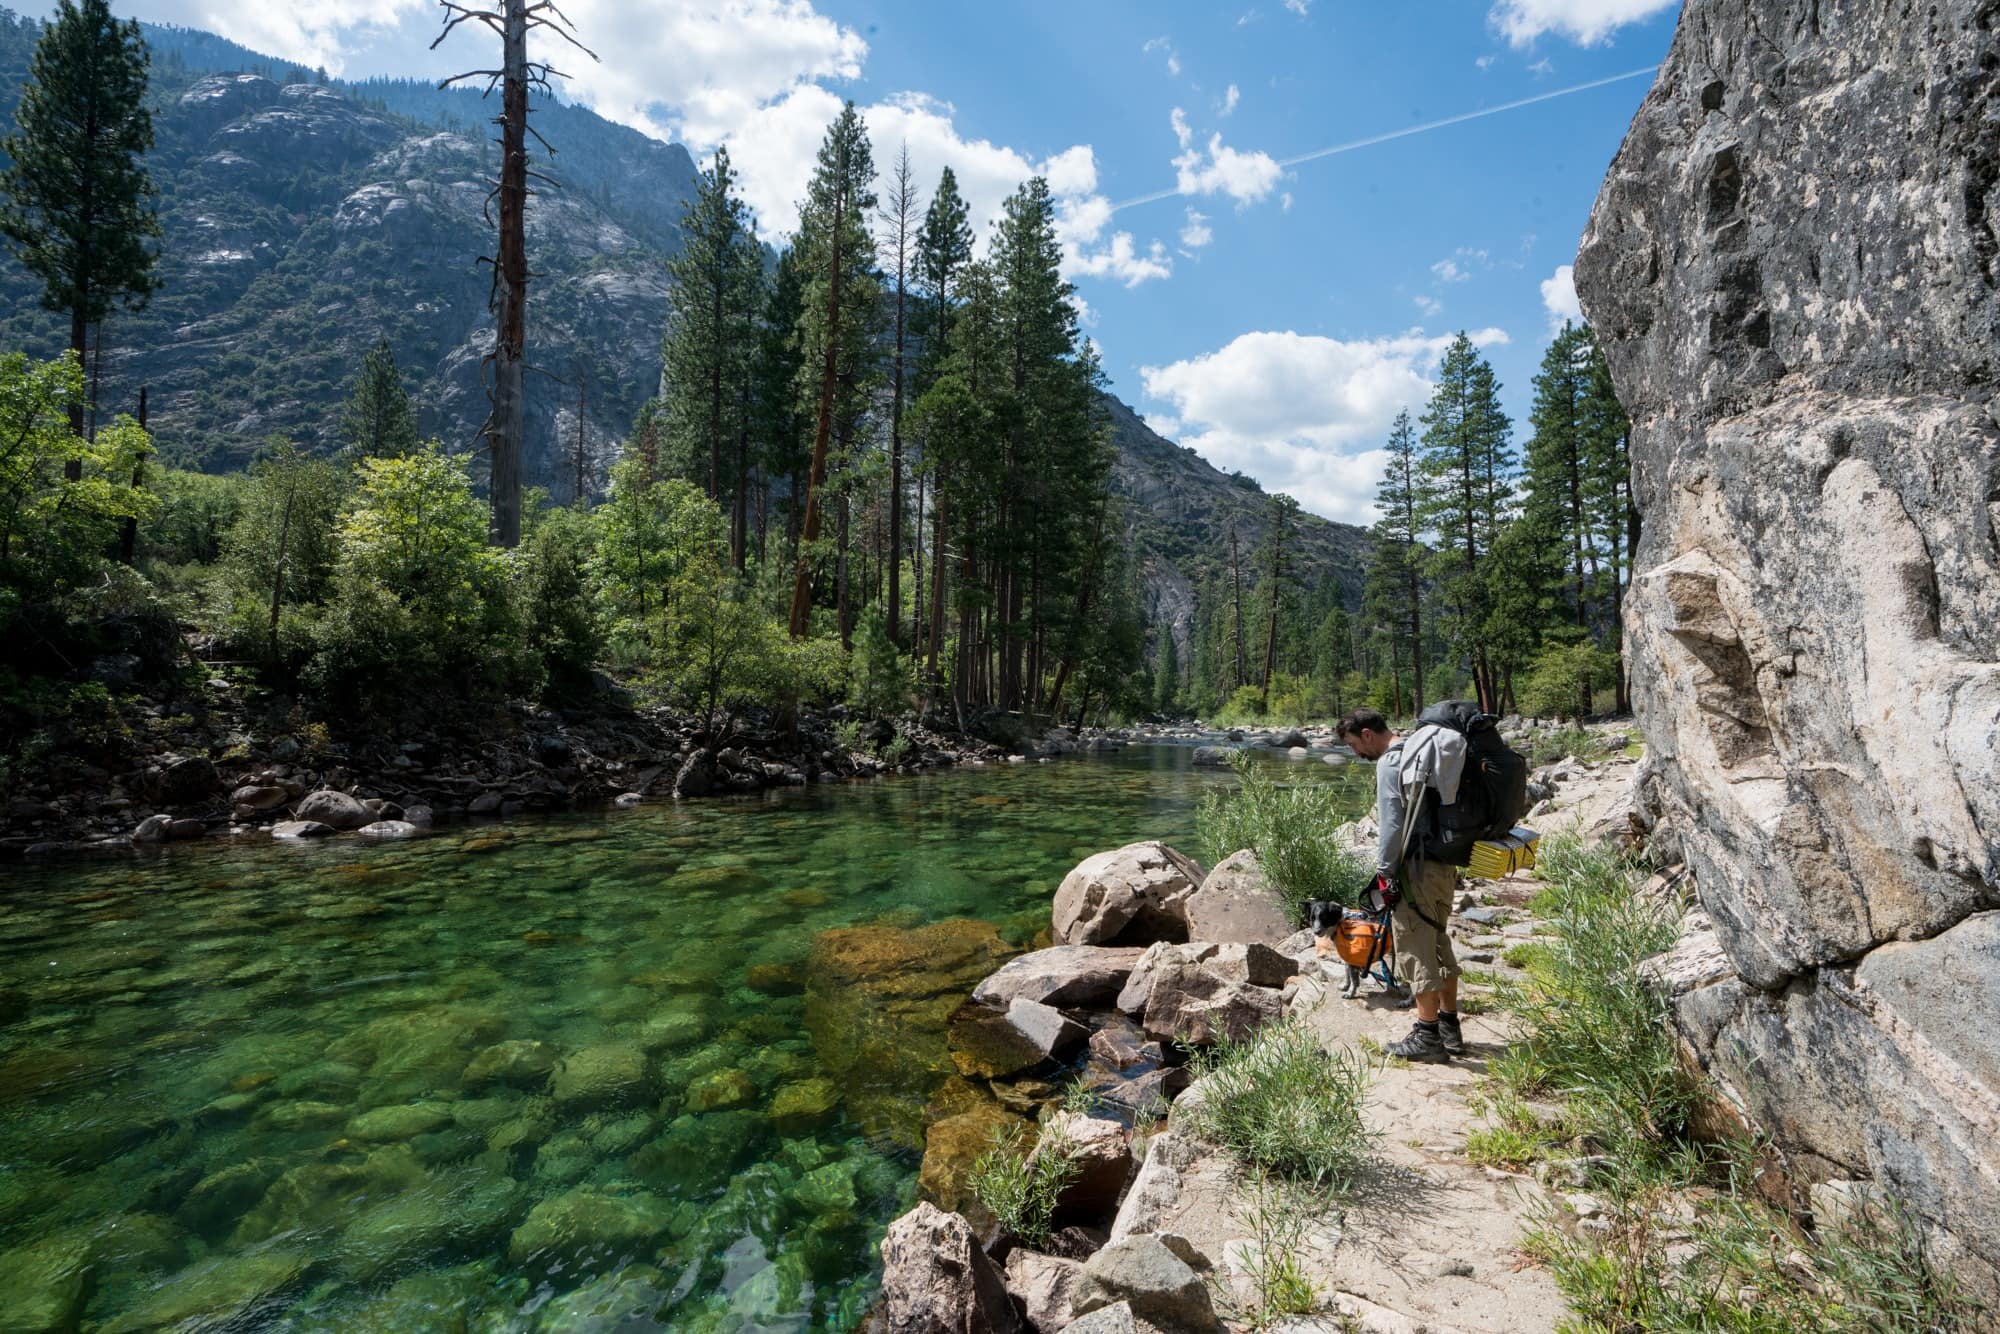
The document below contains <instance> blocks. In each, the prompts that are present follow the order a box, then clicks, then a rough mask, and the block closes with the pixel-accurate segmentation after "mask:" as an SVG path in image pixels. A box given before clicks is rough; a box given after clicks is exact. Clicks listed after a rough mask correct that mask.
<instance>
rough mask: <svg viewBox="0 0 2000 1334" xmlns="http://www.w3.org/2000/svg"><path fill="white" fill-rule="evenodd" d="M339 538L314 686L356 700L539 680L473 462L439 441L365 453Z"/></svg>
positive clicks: (496, 688)
mask: <svg viewBox="0 0 2000 1334" xmlns="http://www.w3.org/2000/svg"><path fill="white" fill-rule="evenodd" d="M337 543H338V547H337V551H338V555H337V557H336V560H335V562H334V580H333V590H334V591H333V594H332V597H331V599H330V600H329V601H328V603H327V604H326V610H325V614H324V615H323V616H322V617H321V619H320V621H319V624H318V626H317V629H316V634H315V641H316V644H317V650H318V651H317V653H316V655H315V657H314V660H313V663H312V667H311V677H312V680H313V682H314V684H316V685H318V686H320V687H321V688H322V689H324V690H326V691H327V692H328V693H329V694H330V695H331V696H333V697H335V698H336V699H340V700H352V699H357V698H365V697H378V698H387V697H391V696H395V695H412V694H422V693H425V692H426V691H427V690H430V689H434V688H436V687H437V686H439V685H441V684H442V685H446V686H447V687H451V686H455V687H457V688H459V689H464V690H476V691H478V692H480V693H493V692H506V691H510V690H514V689H520V688H523V687H526V686H529V685H531V684H533V683H534V675H535V674H534V672H533V671H532V669H531V668H530V665H529V663H528V661H527V660H526V658H525V657H524V656H523V653H522V643H523V641H522V637H521V635H520V633H519V626H518V624H517V622H516V620H515V615H514V606H513V600H512V597H511V596H510V588H509V581H508V565H507V560H506V558H505V557H504V556H502V555H501V554H500V553H499V552H498V551H496V550H494V549H493V548H491V547H489V546H487V544H486V507H485V505H483V504H482V503H480V501H479V499H478V497H477V496H475V495H474V494H473V492H472V483H471V480H470V479H469V477H468V476H467V474H466V462H465V460H464V458H462V457H456V456H453V455H448V454H446V453H444V452H443V450H442V449H441V448H440V447H439V445H438V444H437V442H435V441H432V442H431V443H430V444H428V445H426V446H424V447H423V449H421V450H419V451H418V452H417V453H414V454H411V455H409V456H407V457H405V458H400V459H364V460H362V463H361V467H360V470H359V487H358V489H357V491H356V493H355V496H354V499H353V501H352V503H351V504H350V506H349V507H348V509H347V511H346V513H345V514H344V515H343V516H342V518H341V520H340V525H339V528H338V533H337Z"/></svg>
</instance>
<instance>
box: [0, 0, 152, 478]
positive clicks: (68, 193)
mask: <svg viewBox="0 0 2000 1334" xmlns="http://www.w3.org/2000/svg"><path fill="white" fill-rule="evenodd" d="M147 61H148V56H147V51H146V43H145V40H144V39H143V38H141V37H140V35H139V23H138V20H136V19H134V20H131V21H129V22H126V23H120V22H119V21H118V20H117V19H114V18H113V17H112V16H111V6H110V5H109V4H108V3H106V0H59V3H58V4H57V6H56V15H55V18H54V19H53V20H52V21H51V22H50V23H49V25H48V26H47V27H46V28H44V29H43V30H42V37H41V40H40V41H39V42H37V43H36V45H35V55H34V59H33V62H32V63H31V65H30V66H29V71H28V83H27V86H26V87H25V88H24V89H23V90H22V92H21V102H20V105H19V107H17V108H16V110H15V112H14V124H15V131H14V133H13V134H11V135H9V136H7V139H6V141H5V142H4V143H0V155H4V156H5V157H6V159H7V166H6V169H5V171H4V172H0V196H4V200H0V233H4V234H5V236H6V237H7V239H8V241H9V242H10V243H11V249H12V250H13V252H14V255H15V257H16V258H17V259H19V260H20V261H21V264H22V266H23V267H24V268H26V269H27V270H28V272H30V273H32V274H34V275H35V277H37V278H39V279H41V282H42V305H43V306H44V307H46V308H47V309H49V310H52V311H59V312H64V313H67V314H68V315H69V345H70V350H71V351H72V352H74V353H75V354H76V359H77V365H78V366H82V365H83V364H84V352H85V348H86V344H87V342H88V339H89V331H90V327H91V326H92V325H94V324H96V323H97V322H98V321H100V320H102V319H103V318H104V317H105V316H106V315H107V314H109V313H110V311H111V308H112V306H114V305H124V306H126V307H127V308H136V307H139V306H143V305H144V304H145V303H146V300H147V298H149V297H150V296H151V295H152V294H153V291H154V289H155V288H156V287H157V286H158V281H159V280H158V278H157V276H156V275H155V273H154V271H153V266H154V263H155V261H156V260H157V259H158V257H159V256H158V253H157V252H156V251H155V250H153V249H151V248H150V247H149V246H148V245H147V242H148V241H151V240H153V239H155V238H157V237H158V236H159V235H160V222H159V218H158V216H157V213H156V206H155V198H156V192H155V191H154V189H153V183H152V180H151V178H150V177H149V176H148V175H147V173H146V168H145V165H144V164H143V163H142V162H141V160H140V159H141V158H142V157H143V156H144V154H145V153H146V151H147V150H148V149H150V148H151V147H152V146H153V117H152V113H151V112H149V111H148V110H147V109H146V72H147V71H146V67H147ZM70 428H71V429H72V430H73V431H75V432H76V433H77V434H79V435H80V434H82V432H83V403H82V401H81V400H80V399H79V400H78V401H77V402H76V403H75V404H74V405H73V406H72V407H71V408H70ZM67 475H68V476H69V477H70V479H71V480H72V481H73V480H76V479H77V478H79V477H81V476H82V473H81V464H80V463H77V462H74V461H72V463H71V464H70V465H68V467H67Z"/></svg>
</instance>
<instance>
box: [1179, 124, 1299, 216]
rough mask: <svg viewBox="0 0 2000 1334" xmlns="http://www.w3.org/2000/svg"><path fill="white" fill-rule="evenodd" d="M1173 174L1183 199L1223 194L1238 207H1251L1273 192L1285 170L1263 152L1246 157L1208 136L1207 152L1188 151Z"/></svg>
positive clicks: (1194, 149)
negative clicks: (1187, 196)
mask: <svg viewBox="0 0 2000 1334" xmlns="http://www.w3.org/2000/svg"><path fill="white" fill-rule="evenodd" d="M1175 128H1176V130H1178V129H1179V127H1178V126H1176V127H1175ZM1174 172H1175V188H1176V189H1177V190H1179V191H1180V192H1181V193H1182V194H1184V195H1215V194H1222V195H1228V196H1229V197H1230V198H1231V199H1233V200H1235V201H1236V202H1237V203H1238V204H1254V203H1256V202H1257V201H1258V200H1260V199H1263V198H1265V197H1266V196H1268V195H1269V194H1270V193H1271V191H1272V190H1273V189H1274V188H1276V186H1277V184H1278V178H1279V177H1280V176H1282V175H1284V168H1282V167H1280V166H1279V165H1278V162H1277V159H1276V158H1274V157H1272V156H1271V155H1270V154H1269V153H1266V152H1264V151H1263V150H1262V149H1253V150H1251V151H1250V152H1248V153H1246V152H1243V151H1242V150H1240V149H1235V148H1231V147H1229V145H1227V144H1225V143H1223V142H1222V136H1221V135H1220V134H1211V135H1210V136H1209V137H1208V148H1207V150H1206V151H1204V150H1202V149H1199V148H1189V149H1188V150H1187V151H1186V152H1184V153H1182V154H1181V155H1180V156H1179V157H1176V158H1175V159H1174Z"/></svg>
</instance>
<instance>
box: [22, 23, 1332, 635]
mask: <svg viewBox="0 0 2000 1334" xmlns="http://www.w3.org/2000/svg"><path fill="white" fill-rule="evenodd" d="M39 32H40V26H39V24H37V23H35V22H33V21H31V20H25V19H18V18H16V17H15V16H13V15H12V14H10V13H8V12H7V11H6V10H4V9H0V133H5V132H8V131H11V129H12V128H13V115H14V106H15V103H16V102H17V101H18V100H19V96H20V89H21V85H22V83H23V81H24V78H25V74H26V71H27V67H28V57H29V54H30V53H31V52H32V50H33V47H34V43H35V40H36V37H37V36H38V35H39ZM145 35H146V40H147V42H148V44H149V45H150V47H151V49H152V52H153V73H152V90H153V95H154V100H155V104H156V111H155V116H154V129H155V137H156V140H157V143H156V146H155V148H154V151H153V153H152V156H151V158H150V160H149V164H148V165H149V167H150V168H151V171H152V174H153V179H154V182H155V183H156V184H157V185H158V186H159V189H160V216H161V222H162V225H163V228H164V230H165V237H164V242H163V247H162V259H161V271H162V278H163V280H164V281H163V283H162V286H161V290H160V292H159V294H158V295H157V296H155V297H154V299H153V301H152V304H151V305H150V306H149V307H147V309H145V310H143V311H140V312H136V313H132V314H126V313H117V314H114V315H113V317H112V318H111V319H110V320H108V321H107V322H106V325H105V333H106V339H105V342H106V347H105V352H104V356H103V361H102V365H101V367H100V368H99V374H100V375H101V385H100V389H99V392H98V395H97V398H98V402H99V403H100V404H101V405H102V407H103V409H104V410H105V411H107V412H117V411H130V410H132V408H133V407H134V406H135V405H136V402H137V399H138V391H139V386H141V385H145V386H147V387H148V388H149V391H150V397H149V407H150V415H149V425H150V426H151V427H152V428H153V430H154V433H155V437H156V439H157V440H158V442H159V444H160V446H161V449H162V451H163V453H164V454H165V455H166V456H167V457H168V458H169V459H170V460H172V461H174V462H177V463H181V464H184V465H187V466H197V467H203V468H209V469H226V468H233V467H240V466H242V464H243V463H245V462H246V461H247V460H249V459H250V458H252V457H253V456H254V455H255V454H256V453H257V451H258V450H259V449H260V448H261V447H262V446H263V444H264V442H265V440H266V439H267V438H268V437H270V436H271V435H273V434H282V435H285V436H288V437H290V438H292V439H295V440H298V441H300V442H302V443H305V444H307V445H310V446H316V447H319V448H327V449H330V448H332V447H333V445H334V444H335V440H334V422H335V419H336V416H337V413H338V408H339V405H340V402H341V400H342V399H343V397H344V396H345V393H346V390H347V385H348V382H349V379H350V377H351V376H352V375H353V373H354V370H355V368H356V367H357V366H358V365H359V364H360V362H361V358H362V354H363V353H364V352H365V351H366V350H367V348H368V347H369V346H370V345H372V344H373V343H374V342H375V340H376V339H377V338H378V337H386V338H387V339H388V340H389V344H390V347H391V349H392V350H393V351H394V353H395V356H396V363H397V365H398V366H399V367H400V368H401V369H402V371H403V374H404V377H405V380H406V382H407V383H408V384H409V386H410V389H411V392H412V394H413V396H414V398H415V401H416V404H417V408H418V416H419V420H418V425H419V428H420V429H421V430H422V431H424V432H425V433H426V434H435V435H437V436H439V437H440V438H442V439H443V440H444V441H445V442H446V443H447V445H449V446H450V447H452V448H454V449H465V448H469V447H471V444H472V442H473V439H474V436H475V434H476V433H477V431H478V429H479V425H480V423H481V422H482V421H483V420H484V418H485V415H486V398H485V391H484V389H483V387H482V385H481V381H480V360H481V358H482V357H483V356H484V355H485V352H486V350H487V348H488V347H489V346H490V344H491V340H492V319H491V317H490V315H489V314H488V313H487V308H486V302H487V295H488V290H489V282H490V279H489V277H488V274H487V271H486V270H485V269H484V268H482V266H481V265H480V263H479V257H480V255H481V254H482V253H485V252H486V251H487V250H488V248H489V247H490V245H491V240H492V235H493V229H492V227H491V225H490V224H488V223H487V222H486V220H485V218H484V217H483V213H484V209H485V202H486V193H487V188H488V187H487V185H486V184H485V182H486V181H487V180H488V179H489V178H490V177H491V176H492V174H493V171H494V162H493V159H494V157H495V149H494V146H493V143H492V134H493V127H492V126H491V124H490V120H491V117H492V115H493V114H494V111H495V107H494V104H493V102H492V101H489V100H485V99H482V98H481V96H480V95H479V93H478V92H477V91H474V90H469V89H462V88H452V89H442V90H441V89H438V88H436V87H434V86H433V85H431V84H429V83H417V82H412V81H408V80H381V79H374V80H368V81H365V82H360V83H343V82H339V81H336V80H329V79H327V78H326V76H325V75H324V74H323V73H321V72H318V71H314V70H311V69H308V68H306V67H304V66H301V65H295V64H291V63H288V62H286V61H282V60H274V59H272V58H271V57H268V56H263V55H260V54H258V53H256V52H254V51H251V50H248V49H247V48H245V47H241V46H238V45H236V44H234V43H232V42H229V41H226V40H225V39H223V38H220V37H217V36H215V35H213V34H211V33H206V32H200V31H196V30H192V29H186V28H176V27H163V26H156V25H145ZM469 58H470V53H469ZM533 117H534V120H533V123H534V125H535V127H536V128H537V129H538V130H539V131H540V132H541V133H542V134H543V135H544V136H546V137H547V138H548V139H549V141H550V142H551V143H552V144H554V145H555V147H556V149H557V154H556V157H555V159H554V162H553V164H552V165H550V166H549V170H550V171H551V172H552V173H553V174H554V175H555V176H556V177H558V179H559V180H560V182H561V188H559V189H550V190H545V191H543V192H541V193H539V194H538V195H537V196H536V197H535V199H534V200H533V201H532V202H531V204H530V207H529V210H528V246H529V255H530V260H531V262H532V263H533V265H534V268H535V270H536V271H537V273H538V274H539V275H540V276H538V277H537V278H536V279H535V280H534V281H533V282H532V283H531V284H530V286H529V289H528V348H529V357H530V359H531V362H532V363H533V364H534V365H535V366H537V367H539V368H540V369H542V370H543V371H545V372H547V374H548V375H551V376H553V377H554V378H555V380H556V381H559V382H560V383H552V382H551V381H550V380H548V379H546V378H540V377H536V378H533V379H531V381H530V384H531V390H530V394H529V415H528V436H527V448H526V459H525V463H526V468H527V478H528V481H529V482H530V483H531V484H537V485H542V486H547V487H548V488H549V489H550V490H551V491H552V493H553V494H554V495H556V496H557V497H558V498H567V497H568V496H569V495H570V494H572V490H573V487H574V481H573V480H572V479H573V477H574V463H573V458H574V453H575V449H576V441H577V419H578V409H577V380H578V371H579V369H580V368H581V369H582V371H583V372H584V380H585V383H584V393H583V419H584V437H585V444H586V449H587V452H588V453H589V455H590V457H591V468H592V474H593V476H594V477H595V478H596V479H598V484H601V479H602V476H603V469H604V466H605V464H606V463H607V462H608V461H609V459H610V457H612V456H613V455H614V454H615V451H616V448H617V444H618V441H619V440H620V439H621V438H622V437H623V435H624V433H625V431H626V430H627V428H628V427H629V425H630V423H631V421H632V417H633V414H634V413H635V412H636V411H637V409H638V407H639V405H640V404H641V403H642V402H643V401H644V400H645V399H646V398H647V397H648V396H650V395H651V394H652V393H653V392H654V391H655V389H656V387H657V385H658V381H659V373H660V355H659V339H660V331H661V328H662V326H663V324H664V322H665V316H666V311H667V283H666V275H665V267H664V266H665V263H666V260H667V259H668V258H669V257H671V256H672V255H674V254H676V253H678V252H679V249H680V245H681V237H680V227H679V220H680V218H681V215H682V211H683V209H684V208H685V206H686V203H687V201H688V200H689V199H690V198H691V197H692V196H693V193H694V186H695V176H696V168H695V164H694V162H693V160H692V159H691V158H690V157H689V156H688V153H687V150H686V149H685V148H683V147H682V146H681V145H679V144H666V143H661V142H659V141H657V140H655V139H651V138H649V137H647V136H646V135H643V134H640V133H639V132H637V131H636V130H632V129H628V128H626V127H625V126H622V125H615V124H613V123H611V122H610V121H607V120H604V119H603V118H602V117H600V116H598V115H596V114H595V113H593V112H591V111H588V110H586V109H584V108H582V107H577V106H570V105H566V104H562V103H558V102H553V101H538V102H537V103H536V105H535V107H534V110H533ZM38 298H39V290H38V288H37V287H36V285H35V284H34V283H33V281H32V280H31V279H30V278H29V277H28V276H27V275H26V274H25V273H24V272H22V270H21V269H20V268H19V267H18V266H17V265H16V264H14V262H13V261H12V260H11V258H7V257H5V256H0V347H25V348H28V349H31V350H33V351H35V352H36V353H37V354H42V355H46V354H49V353H53V352H54V351H56V350H57V349H59V348H61V347H63V346H65V345H66V344H67V338H68V322H67V319H66V317H61V316H56V315H53V314H50V313H48V312H46V311H43V310H41V309H40V307H39V304H38ZM1107 406H1108V413H1109V416H1110V419H1111V425H1112V430H1113V434H1114V437H1115V440H1116V443H1117V446H1118V460H1117V464H1116V467H1115V471H1114V478H1113V484H1114V487H1115V489H1116V490H1117V492H1118V494H1119V495H1120V496H1121V497H1122V498H1123V499H1124V500H1125V501H1126V514H1127V522H1128V524H1129V526H1130V530H1131V535H1132V537H1133V539H1134V541H1135V543H1136V549H1137V550H1138V551H1139V553H1140V559H1141V579H1142V585H1143V597H1144V599H1145V602H1146V604H1147V605H1146V611H1147V613H1148V615H1149V616H1150V617H1151V618H1153V619H1154V620H1155V621H1157V622H1159V623H1164V624H1169V625H1172V626H1173V627H1174V633H1175V636H1176V638H1177V639H1178V640H1179V641H1180V647H1181V648H1182V649H1183V650H1185V649H1186V648H1187V647H1188V643H1187V635H1188V631H1189V628H1190V626H1191V621H1192V614H1193V607H1194V590H1195V586H1196V585H1197V584H1199V583H1200V582H1201V581H1202V580H1203V579H1204V578H1206V577H1208V576H1210V575H1211V574H1213V573H1215V572H1217V571H1219V570H1223V569H1226V568H1227V562H1228V559H1229V556H1228V541H1227V536H1226V533H1227V529H1228V524H1229V519H1230V518H1231V516H1234V517H1235V519H1236V526H1237V530H1238V541H1239V545H1240V547H1241V550H1242V552H1243V555H1244V559H1245V560H1246V561H1247V560H1248V559H1249V557H1250V555H1251V553H1254V552H1255V551H1256V549H1257V546H1258V544H1259V542H1260V541H1261V540H1262V538H1263V534H1264V526H1265V522H1266V508H1267V498H1266V497H1265V495H1264V493H1263V492H1262V491H1261V490H1260V489H1259V488H1258V486H1257V484H1256V483H1255V482H1253V481H1251V480H1250V479H1249V478H1247V477H1244V476H1242V475H1240V474H1233V475H1232V474H1225V473H1222V472H1219V471H1217V470H1216V469H1215V468H1213V467H1211V466H1210V465H1209V464H1207V463H1206V462H1204V461H1203V460H1202V459H1201V458H1200V457H1199V456H1198V455H1196V454H1195V453H1194V452H1193V451H1192V450H1188V449H1183V448H1181V447H1179V446H1177V445H1174V444H1173V443H1171V442H1169V441H1167V440H1164V439H1162V438H1161V437H1160V436H1159V435H1157V434H1156V433H1154V432H1153V431H1152V430H1151V429H1150V428H1149V427H1147V426H1146V424H1145V423H1144V422H1143V421H1141V420H1140V419H1139V417H1138V416H1137V414H1135V413H1134V412H1133V411H1132V410H1131V409H1130V408H1129V407H1127V406H1126V405H1125V404H1123V403H1121V402H1118V401H1117V400H1116V399H1108V400H1107ZM1367 552H1368V537H1367V534H1366V532H1365V531H1364V530H1362V529H1359V528H1354V527H1351V526H1348V525H1342V524H1333V523H1328V522H1326V521H1325V520H1323V519H1319V518H1316V517H1314V516H1311V515H1304V516H1301V522H1300V546H1299V566H1298V568H1300V569H1301V570H1302V571H1303V572H1304V576H1305V578H1306V579H1307V580H1308V581H1309V582H1312V583H1315V584H1317V583H1320V582H1323V581H1326V580H1331V581H1333V582H1335V583H1336V584H1337V585H1338V586H1339V588H1340V589H1341V592H1342V594H1343V600H1344V601H1346V602H1348V603H1349V604H1352V603H1354V602H1356V601H1357V600H1358V599H1359V596H1360V582H1361V571H1362V568H1363V566H1364V564H1365V563H1366V559H1367Z"/></svg>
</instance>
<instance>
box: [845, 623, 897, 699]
mask: <svg viewBox="0 0 2000 1334" xmlns="http://www.w3.org/2000/svg"><path fill="white" fill-rule="evenodd" d="M848 702H849V703H850V704H852V705H853V706H854V707H855V708H856V709H859V710H860V711H861V712H862V714H864V715H865V716H867V717H870V718H881V717H884V716H886V715H888V714H892V713H900V712H902V711H903V710H904V709H905V708H907V707H909V702H910V673H909V669H908V666H907V664H906V663H905V661H904V659H903V656H902V654H900V653H899V652H897V650H896V641H895V640H893V639H891V638H890V637H889V619H888V617H886V616H884V615H883V614H882V609H881V608H880V607H874V606H871V607H868V608H867V609H865V610H864V611H863V612H862V613H861V626H860V632H859V633H858V634H857V635H856V636H855V644H854V656H853V659H852V671H851V673H850V680H849V694H848Z"/></svg>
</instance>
